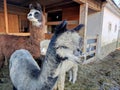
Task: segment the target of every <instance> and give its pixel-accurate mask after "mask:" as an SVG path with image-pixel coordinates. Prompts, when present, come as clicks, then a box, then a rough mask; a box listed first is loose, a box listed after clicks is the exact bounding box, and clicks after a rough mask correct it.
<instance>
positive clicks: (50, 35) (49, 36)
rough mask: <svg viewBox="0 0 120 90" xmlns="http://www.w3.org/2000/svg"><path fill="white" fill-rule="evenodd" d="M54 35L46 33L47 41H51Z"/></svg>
mask: <svg viewBox="0 0 120 90" xmlns="http://www.w3.org/2000/svg"><path fill="white" fill-rule="evenodd" d="M52 36H53V34H48V33H45V39H51V38H52Z"/></svg>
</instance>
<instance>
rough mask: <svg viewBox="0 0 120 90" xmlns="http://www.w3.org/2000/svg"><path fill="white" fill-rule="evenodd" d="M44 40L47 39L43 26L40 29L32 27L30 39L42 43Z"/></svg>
mask: <svg viewBox="0 0 120 90" xmlns="http://www.w3.org/2000/svg"><path fill="white" fill-rule="evenodd" d="M44 38H45V35H44V29H43V26H42V25H41V26H40V27H36V26H32V27H31V30H30V39H31V40H32V41H35V42H36V41H37V42H40V41H41V40H44Z"/></svg>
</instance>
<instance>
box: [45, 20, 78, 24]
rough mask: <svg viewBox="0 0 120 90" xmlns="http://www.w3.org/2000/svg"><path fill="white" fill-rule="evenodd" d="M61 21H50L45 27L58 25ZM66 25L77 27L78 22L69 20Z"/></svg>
mask: <svg viewBox="0 0 120 90" xmlns="http://www.w3.org/2000/svg"><path fill="white" fill-rule="evenodd" d="M61 22H62V21H52V22H47V23H46V25H58V24H60V23H61ZM67 23H68V25H78V24H79V22H78V21H77V20H69V21H67Z"/></svg>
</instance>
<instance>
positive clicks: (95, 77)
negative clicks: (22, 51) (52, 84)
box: [0, 50, 120, 90]
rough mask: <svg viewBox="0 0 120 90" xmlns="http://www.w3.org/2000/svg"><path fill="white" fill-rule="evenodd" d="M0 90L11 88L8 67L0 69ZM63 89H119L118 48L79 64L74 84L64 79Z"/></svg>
mask: <svg viewBox="0 0 120 90" xmlns="http://www.w3.org/2000/svg"><path fill="white" fill-rule="evenodd" d="M0 90H12V84H11V81H10V78H9V72H8V67H4V68H3V69H2V70H1V71H0ZM65 90H120V50H116V51H114V52H112V53H110V54H109V55H108V56H107V57H105V58H104V59H102V60H96V62H94V63H90V64H88V65H79V71H78V78H77V81H76V83H75V84H72V83H70V82H68V75H67V77H66V81H65Z"/></svg>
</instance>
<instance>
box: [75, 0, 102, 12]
mask: <svg viewBox="0 0 120 90" xmlns="http://www.w3.org/2000/svg"><path fill="white" fill-rule="evenodd" d="M73 1H75V2H77V3H79V4H83V3H84V4H85V3H88V6H89V8H91V9H93V10H95V11H100V10H101V6H102V2H101V1H100V0H73Z"/></svg>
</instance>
